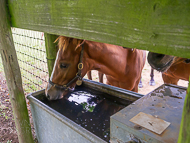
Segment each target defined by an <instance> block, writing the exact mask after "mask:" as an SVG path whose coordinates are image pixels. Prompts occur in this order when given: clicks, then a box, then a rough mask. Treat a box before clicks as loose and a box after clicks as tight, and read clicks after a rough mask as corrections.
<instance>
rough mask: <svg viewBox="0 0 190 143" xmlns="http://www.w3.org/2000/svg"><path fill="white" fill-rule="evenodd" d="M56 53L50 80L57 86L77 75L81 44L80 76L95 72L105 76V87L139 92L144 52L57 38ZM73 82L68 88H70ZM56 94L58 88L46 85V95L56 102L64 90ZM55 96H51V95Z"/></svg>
mask: <svg viewBox="0 0 190 143" xmlns="http://www.w3.org/2000/svg"><path fill="white" fill-rule="evenodd" d="M58 39H59V44H58V45H59V51H58V54H57V59H56V61H55V65H54V69H53V72H52V75H51V78H50V80H51V81H52V82H53V83H55V84H57V85H65V84H67V83H68V82H69V81H71V80H72V79H73V78H74V77H75V76H76V73H77V65H78V62H79V57H80V52H81V49H82V46H81V43H82V44H84V54H83V59H82V62H83V69H82V76H85V74H86V73H87V72H88V71H90V70H98V71H99V72H102V73H104V74H105V75H106V77H107V84H109V85H113V86H116V87H120V88H124V89H127V90H131V91H135V92H138V84H139V81H140V78H141V72H142V69H143V67H144V64H145V59H146V58H145V57H146V53H145V51H142V50H137V49H136V50H132V49H129V48H123V47H121V46H116V45H111V44H106V43H99V42H93V41H84V40H79V39H73V38H68V37H63V36H60V37H59V38H58ZM74 86H75V83H73V84H72V85H71V88H72V87H74ZM56 94H61V90H60V91H59V93H58V89H56V88H55V87H53V86H52V85H50V84H48V86H47V88H46V96H48V97H49V99H50V100H51V99H52V100H53V99H57V98H60V97H62V96H64V95H65V94H67V91H64V92H62V95H56ZM55 95H56V96H57V97H54V96H55Z"/></svg>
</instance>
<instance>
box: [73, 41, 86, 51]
mask: <svg viewBox="0 0 190 143" xmlns="http://www.w3.org/2000/svg"><path fill="white" fill-rule="evenodd" d="M84 42H85V40H81V41H79V44H78V45H77V47H76V48H75V51H76V50H77V49H78V48H79V47H80V46H81V45H83V44H84Z"/></svg>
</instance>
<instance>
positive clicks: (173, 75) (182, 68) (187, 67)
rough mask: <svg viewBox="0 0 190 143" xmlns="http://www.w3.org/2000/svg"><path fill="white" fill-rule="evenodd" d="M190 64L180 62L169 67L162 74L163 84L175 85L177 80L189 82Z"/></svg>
mask: <svg viewBox="0 0 190 143" xmlns="http://www.w3.org/2000/svg"><path fill="white" fill-rule="evenodd" d="M189 75H190V64H189V63H185V62H184V61H181V62H179V63H177V64H173V65H171V67H170V68H169V69H168V70H167V71H166V72H163V73H162V78H163V81H164V83H170V84H175V85H177V83H178V81H179V79H182V80H186V81H188V80H189Z"/></svg>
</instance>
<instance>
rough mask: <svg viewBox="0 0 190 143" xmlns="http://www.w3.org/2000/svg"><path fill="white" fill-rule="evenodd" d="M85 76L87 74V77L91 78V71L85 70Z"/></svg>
mask: <svg viewBox="0 0 190 143" xmlns="http://www.w3.org/2000/svg"><path fill="white" fill-rule="evenodd" d="M87 76H88V79H90V80H92V74H91V71H88V72H87Z"/></svg>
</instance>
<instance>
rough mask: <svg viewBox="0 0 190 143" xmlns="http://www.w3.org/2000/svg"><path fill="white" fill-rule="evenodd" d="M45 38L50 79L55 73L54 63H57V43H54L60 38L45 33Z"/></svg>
mask: <svg viewBox="0 0 190 143" xmlns="http://www.w3.org/2000/svg"><path fill="white" fill-rule="evenodd" d="M44 37H45V44H46V57H47V65H48V73H49V77H50V76H51V73H52V71H53V67H54V62H55V59H56V54H57V51H58V47H57V43H54V41H55V40H56V39H57V38H58V36H57V35H51V34H47V33H44Z"/></svg>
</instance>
